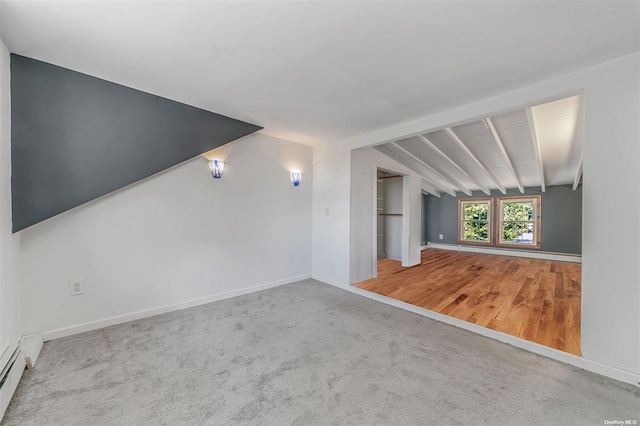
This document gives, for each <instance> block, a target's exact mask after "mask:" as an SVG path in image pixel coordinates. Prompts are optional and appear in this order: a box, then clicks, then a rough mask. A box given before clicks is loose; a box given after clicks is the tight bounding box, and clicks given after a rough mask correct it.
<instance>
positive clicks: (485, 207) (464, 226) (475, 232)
mask: <svg viewBox="0 0 640 426" xmlns="http://www.w3.org/2000/svg"><path fill="white" fill-rule="evenodd" d="M492 206H493V199H491V198H468V199H465V200H458V242H460V243H473V244H492V243H493V238H492V236H493V229H492V226H491V221H492V220H493V219H492V213H491V210H492Z"/></svg>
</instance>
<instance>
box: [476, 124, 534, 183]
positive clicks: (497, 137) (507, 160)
mask: <svg viewBox="0 0 640 426" xmlns="http://www.w3.org/2000/svg"><path fill="white" fill-rule="evenodd" d="M484 121H485V124H486V125H487V127H488V128H489V130H490V131H491V134H492V135H493V140H494V141H495V142H496V145H497V146H498V150H500V154H501V155H502V159H503V160H504V162H505V163H506V165H507V168H508V169H509V172H511V175H512V176H513V178H514V179H515V180H516V184H517V185H518V189H519V190H520V192H521V193H522V194H524V185H522V182H521V181H520V176H518V172H516V169H515V168H514V167H513V162H512V161H511V158H509V154H507V150H506V149H505V148H504V144H503V143H502V139H501V138H500V135H498V131H497V130H496V126H495V125H494V124H493V120H491V117H487V118H485V120H484Z"/></svg>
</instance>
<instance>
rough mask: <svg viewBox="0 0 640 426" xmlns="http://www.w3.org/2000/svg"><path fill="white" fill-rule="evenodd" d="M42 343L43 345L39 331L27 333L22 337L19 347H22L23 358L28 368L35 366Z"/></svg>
mask: <svg viewBox="0 0 640 426" xmlns="http://www.w3.org/2000/svg"><path fill="white" fill-rule="evenodd" d="M42 345H44V339H43V338H42V334H41V333H36V334H29V335H28V336H23V337H22V341H21V342H20V347H21V348H22V353H23V355H24V360H25V361H26V363H27V368H28V369H29V370H31V369H32V368H33V367H35V365H36V361H37V360H38V356H39V355H40V351H41V350H42Z"/></svg>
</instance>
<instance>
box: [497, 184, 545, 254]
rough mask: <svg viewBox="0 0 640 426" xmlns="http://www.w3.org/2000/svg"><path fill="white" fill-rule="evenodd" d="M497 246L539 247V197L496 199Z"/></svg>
mask: <svg viewBox="0 0 640 426" xmlns="http://www.w3.org/2000/svg"><path fill="white" fill-rule="evenodd" d="M498 211H499V219H500V223H499V226H498V233H499V234H500V235H499V238H498V245H501V244H505V245H527V246H533V247H536V248H538V247H539V246H540V241H539V237H538V236H539V235H540V234H539V233H540V229H539V228H540V220H539V218H540V196H532V197H511V198H507V197H502V198H498Z"/></svg>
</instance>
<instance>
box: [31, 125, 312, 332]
mask: <svg viewBox="0 0 640 426" xmlns="http://www.w3.org/2000/svg"><path fill="white" fill-rule="evenodd" d="M215 154H216V155H215V156H216V157H217V158H220V159H224V160H225V161H226V166H225V170H224V174H223V176H222V178H221V179H219V180H214V179H213V178H212V177H211V175H210V173H209V169H208V167H207V161H206V160H205V159H204V158H202V157H199V158H196V159H193V160H190V161H188V162H186V163H183V164H182V165H179V166H177V167H175V168H173V169H170V170H168V171H165V172H163V173H160V174H158V175H155V176H153V177H151V178H149V179H146V180H144V181H142V182H139V183H137V184H134V185H131V186H129V187H127V188H125V189H123V190H120V191H118V192H116V193H113V194H110V195H107V196H105V197H102V198H100V199H98V200H96V201H94V202H91V203H88V204H85V205H83V206H80V207H78V208H76V209H73V210H71V211H69V212H66V213H63V214H61V215H59V216H56V217H54V218H51V219H49V220H47V221H45V222H42V223H40V224H37V225H34V226H33V227H31V228H28V229H26V230H24V231H22V232H21V233H22V262H21V265H22V282H23V320H24V332H25V333H33V332H41V331H51V330H58V331H55V332H53V333H48V334H46V336H45V337H49V338H53V337H57V336H60V335H65V334H70V333H73V332H78V331H82V330H85V329H91V328H97V327H99V326H104V325H107V324H110V323H113V322H118V321H121V320H124V319H131V318H135V317H139V316H144V315H148V314H149V313H155V312H161V311H163V310H168V309H171V308H172V307H173V308H175V307H176V305H178V306H180V307H183V306H188V305H189V304H190V302H189V301H192V300H194V299H201V298H205V299H206V300H208V299H207V298H213V299H215V298H216V297H217V296H220V295H225V294H226V295H233V294H238V293H241V292H243V291H248V290H251V289H252V288H253V289H255V288H254V286H261V285H264V284H269V283H282V282H289V281H295V280H299V279H302V278H305V277H308V276H310V273H311V231H310V230H311V188H312V184H313V179H312V173H311V171H312V149H311V148H310V147H308V146H304V145H299V144H294V143H291V142H287V141H283V140H280V139H276V138H273V137H269V136H266V135H262V134H255V135H251V136H248V137H246V138H244V139H242V140H239V141H236V142H234V143H232V144H230V145H228V146H225V147H223V148H220V149H219V150H216V152H215ZM291 169H299V170H301V171H302V182H301V184H300V186H299V187H294V186H293V185H292V184H291V180H290V177H289V172H290V170H291ZM76 277H82V278H84V279H85V281H86V293H85V294H84V295H81V296H73V297H72V296H69V293H68V282H69V280H70V279H73V278H76ZM165 306H169V308H163V307H165ZM141 311H142V313H140V314H136V313H139V312H141ZM114 317H121V318H116V319H114ZM86 323H88V324H86ZM82 324H85V325H82ZM60 329H63V330H60Z"/></svg>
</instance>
